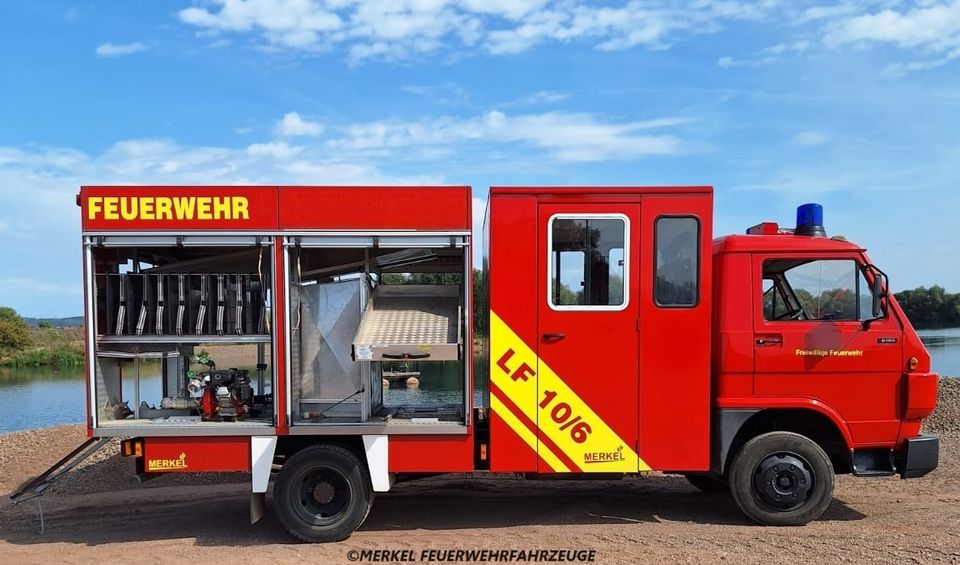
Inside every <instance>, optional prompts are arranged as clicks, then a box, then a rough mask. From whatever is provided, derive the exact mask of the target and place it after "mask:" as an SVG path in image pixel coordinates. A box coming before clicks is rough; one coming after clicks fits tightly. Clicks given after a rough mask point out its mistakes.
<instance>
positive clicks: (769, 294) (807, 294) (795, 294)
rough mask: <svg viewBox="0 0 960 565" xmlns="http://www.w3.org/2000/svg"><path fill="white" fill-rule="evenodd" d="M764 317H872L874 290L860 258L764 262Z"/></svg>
mask: <svg viewBox="0 0 960 565" xmlns="http://www.w3.org/2000/svg"><path fill="white" fill-rule="evenodd" d="M763 279H764V280H763V317H764V319H765V320H768V321H784V320H798V321H811V320H832V321H856V320H865V319H868V318H870V317H871V316H870V314H871V313H870V309H871V305H872V301H873V299H872V294H871V293H872V291H871V289H870V285H868V284H867V281H866V279H865V278H864V275H863V272H862V271H861V270H860V268H859V267H858V265H857V262H856V261H853V260H846V259H777V260H771V261H766V262H764V264H763Z"/></svg>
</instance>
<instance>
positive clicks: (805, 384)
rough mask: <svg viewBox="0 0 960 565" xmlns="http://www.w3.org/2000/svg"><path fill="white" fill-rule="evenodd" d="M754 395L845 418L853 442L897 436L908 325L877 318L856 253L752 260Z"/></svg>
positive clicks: (889, 439)
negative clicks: (812, 406)
mask: <svg viewBox="0 0 960 565" xmlns="http://www.w3.org/2000/svg"><path fill="white" fill-rule="evenodd" d="M753 278H754V295H755V297H754V301H753V303H754V330H755V331H754V348H755V355H754V367H755V393H756V395H758V396H775V397H778V403H781V404H788V405H789V403H790V402H792V401H794V400H796V401H797V404H798V405H803V404H804V403H806V404H810V403H811V402H813V403H815V404H816V405H819V406H822V407H823V409H825V410H827V411H828V412H832V414H833V415H834V416H835V417H837V418H840V419H841V420H843V421H845V422H846V423H847V425H848V426H849V430H850V433H851V434H852V436H853V441H854V443H855V444H858V445H860V446H865V445H868V444H884V443H889V442H892V441H895V440H896V438H897V434H898V431H899V425H900V421H899V414H898V410H899V406H900V374H901V359H902V347H903V344H902V339H901V338H902V328H901V327H900V325H899V322H897V320H896V319H895V318H894V317H893V316H885V317H884V318H883V319H880V320H876V321H873V322H871V323H869V324H864V323H863V322H862V320H866V319H869V318H872V317H873V316H872V312H871V306H872V294H871V288H870V285H869V284H868V281H867V279H866V277H865V275H864V272H863V261H862V259H861V258H860V257H858V256H857V255H856V254H852V253H851V254H821V255H809V254H796V253H791V254H764V255H760V254H758V255H756V256H755V257H754V261H753Z"/></svg>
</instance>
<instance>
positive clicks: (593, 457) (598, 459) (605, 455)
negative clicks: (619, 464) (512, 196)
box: [583, 445, 626, 463]
mask: <svg viewBox="0 0 960 565" xmlns="http://www.w3.org/2000/svg"><path fill="white" fill-rule="evenodd" d="M625 460H626V458H625V457H624V456H623V446H622V445H621V446H620V447H618V448H617V450H616V451H588V452H586V453H584V454H583V462H584V463H611V462H614V461H625Z"/></svg>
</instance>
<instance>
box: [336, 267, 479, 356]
mask: <svg viewBox="0 0 960 565" xmlns="http://www.w3.org/2000/svg"><path fill="white" fill-rule="evenodd" d="M460 303H461V300H460V287H459V286H453V285H379V286H377V288H376V289H375V290H374V291H373V296H372V297H371V299H370V301H369V302H368V303H367V307H366V309H365V310H364V312H363V318H362V319H361V320H360V328H359V330H358V331H357V335H356V337H355V338H354V340H353V357H354V359H356V360H357V361H390V360H397V359H409V360H422V361H456V360H458V359H460V356H461V354H462V349H463V347H462V335H461V324H462V314H461V308H460Z"/></svg>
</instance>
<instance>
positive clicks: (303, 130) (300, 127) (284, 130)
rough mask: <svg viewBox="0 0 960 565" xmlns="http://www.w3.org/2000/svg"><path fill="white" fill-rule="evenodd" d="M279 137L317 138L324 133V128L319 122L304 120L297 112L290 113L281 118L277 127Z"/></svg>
mask: <svg viewBox="0 0 960 565" xmlns="http://www.w3.org/2000/svg"><path fill="white" fill-rule="evenodd" d="M276 133H277V135H282V136H288V137H293V136H301V135H302V136H308V137H317V136H318V135H320V134H321V133H323V126H322V125H320V123H318V122H311V121H309V120H305V119H303V118H302V117H301V116H300V114H298V113H296V112H288V113H286V114H284V115H283V117H282V118H280V121H279V122H277V127H276Z"/></svg>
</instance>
